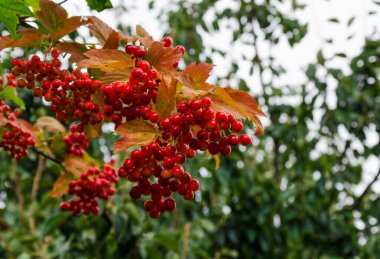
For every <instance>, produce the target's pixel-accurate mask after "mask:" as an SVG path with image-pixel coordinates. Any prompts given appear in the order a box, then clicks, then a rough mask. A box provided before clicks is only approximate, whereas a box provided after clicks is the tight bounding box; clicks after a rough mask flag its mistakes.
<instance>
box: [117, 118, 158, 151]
mask: <svg viewBox="0 0 380 259" xmlns="http://www.w3.org/2000/svg"><path fill="white" fill-rule="evenodd" d="M116 132H117V133H119V135H120V136H121V137H120V139H119V140H117V141H116V142H115V143H114V144H113V147H114V151H115V152H119V151H122V150H126V149H128V148H130V147H134V146H144V145H146V144H149V143H150V142H152V141H154V140H155V139H156V138H157V137H158V133H159V132H158V130H156V129H155V128H154V127H153V125H152V124H150V123H148V122H146V121H144V120H134V121H128V122H126V123H123V124H121V125H119V126H118V127H117V128H116Z"/></svg>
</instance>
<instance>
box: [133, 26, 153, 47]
mask: <svg viewBox="0 0 380 259" xmlns="http://www.w3.org/2000/svg"><path fill="white" fill-rule="evenodd" d="M136 35H137V38H138V39H139V40H140V42H141V44H142V45H143V46H144V47H146V48H150V47H151V46H152V44H153V42H154V40H153V37H152V36H151V35H150V34H149V33H148V32H147V31H146V30H145V29H144V28H143V27H142V26H141V25H136Z"/></svg>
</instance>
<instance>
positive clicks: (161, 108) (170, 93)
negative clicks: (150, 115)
mask: <svg viewBox="0 0 380 259" xmlns="http://www.w3.org/2000/svg"><path fill="white" fill-rule="evenodd" d="M176 93H177V80H176V79H175V78H173V77H172V76H169V75H164V76H163V77H162V80H161V84H160V85H159V87H158V94H157V100H156V107H157V112H158V114H159V117H160V119H162V118H164V117H166V116H170V115H171V114H172V113H173V112H174V110H175V107H176Z"/></svg>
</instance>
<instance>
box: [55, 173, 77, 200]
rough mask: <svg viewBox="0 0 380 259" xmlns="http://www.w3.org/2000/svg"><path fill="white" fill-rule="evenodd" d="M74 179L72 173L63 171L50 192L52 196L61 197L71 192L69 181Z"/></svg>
mask: <svg viewBox="0 0 380 259" xmlns="http://www.w3.org/2000/svg"><path fill="white" fill-rule="evenodd" d="M73 179H74V176H73V175H72V174H71V173H66V172H65V173H62V174H61V175H60V176H59V177H58V179H57V180H56V181H55V183H54V186H53V190H52V191H51V192H50V197H51V198H60V197H62V196H63V195H65V194H67V193H68V192H69V183H70V181H71V180H73Z"/></svg>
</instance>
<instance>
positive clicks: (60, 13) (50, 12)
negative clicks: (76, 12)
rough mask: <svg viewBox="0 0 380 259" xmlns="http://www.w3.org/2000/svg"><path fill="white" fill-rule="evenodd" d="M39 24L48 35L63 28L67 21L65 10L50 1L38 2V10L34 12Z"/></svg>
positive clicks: (42, 0)
mask: <svg viewBox="0 0 380 259" xmlns="http://www.w3.org/2000/svg"><path fill="white" fill-rule="evenodd" d="M35 14H36V16H37V18H38V20H39V22H40V23H41V24H42V26H44V27H45V28H46V29H47V30H48V31H49V32H50V33H54V32H55V31H57V30H58V29H59V28H62V27H64V23H65V22H66V20H67V12H66V10H65V9H64V8H63V7H62V6H60V5H59V4H56V3H54V2H53V1H50V0H40V10H39V11H37V12H35Z"/></svg>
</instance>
